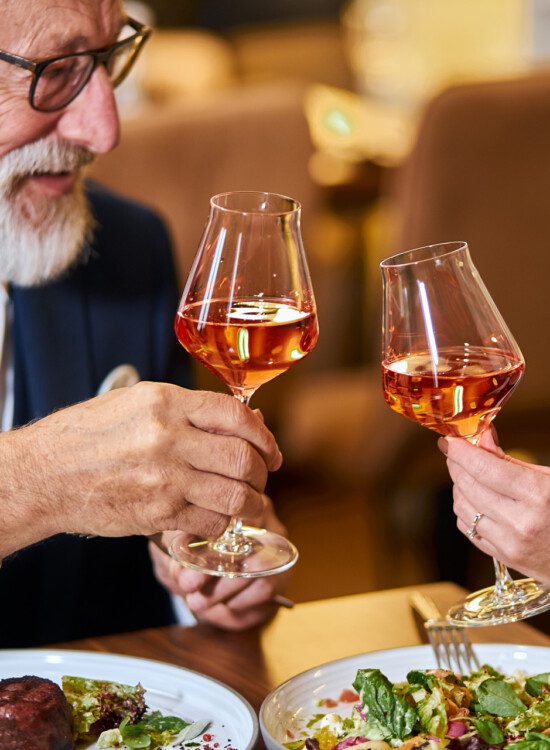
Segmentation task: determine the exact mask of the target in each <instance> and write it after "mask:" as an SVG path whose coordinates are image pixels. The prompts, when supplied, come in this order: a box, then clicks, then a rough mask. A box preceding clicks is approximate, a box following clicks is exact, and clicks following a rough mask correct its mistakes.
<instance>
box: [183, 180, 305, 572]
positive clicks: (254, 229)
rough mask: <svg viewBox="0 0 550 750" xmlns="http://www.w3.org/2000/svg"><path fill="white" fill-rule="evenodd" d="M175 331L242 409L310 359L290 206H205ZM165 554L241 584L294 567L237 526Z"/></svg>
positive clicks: (270, 198) (292, 555)
mask: <svg viewBox="0 0 550 750" xmlns="http://www.w3.org/2000/svg"><path fill="white" fill-rule="evenodd" d="M175 331H176V335H177V337H178V340H179V341H180V343H181V344H182V346H184V347H185V349H187V351H188V352H189V353H190V354H191V355H192V356H193V357H195V358H196V359H197V360H199V361H200V362H201V363H202V364H203V365H205V366H206V367H207V368H208V369H209V370H211V371H212V372H213V373H214V374H215V375H217V377H219V378H220V379H221V380H223V382H224V383H225V384H226V385H227V386H228V387H229V389H230V390H231V393H232V394H233V395H234V396H235V397H236V398H238V399H239V400H240V401H241V402H242V403H244V404H248V402H249V400H250V398H251V396H252V394H253V393H254V392H255V391H256V390H257V389H258V388H259V386H260V385H263V384H264V383H267V382H268V381H269V380H272V379H273V378H274V377H276V376H277V375H280V374H281V373H283V372H285V371H286V370H288V369H289V368H290V367H291V366H293V365H295V364H296V363H297V362H300V360H302V359H303V358H304V357H305V356H306V355H307V354H309V353H310V352H311V351H312V350H313V348H314V347H315V344H316V343H317V338H318V335H319V329H318V324H317V313H316V308H315V300H314V296H313V289H312V286H311V281H310V277H309V271H308V267H307V263H306V258H305V253H304V248H303V244H302V238H301V231H300V205H299V204H298V203H297V202H296V201H294V200H293V199H292V198H288V197H286V196H283V195H277V194H274V193H263V192H231V193H223V194H220V195H216V196H214V197H213V198H212V199H211V201H210V216H209V220H208V223H207V225H206V229H205V231H204V234H203V237H202V240H201V243H200V246H199V249H198V252H197V255H196V257H195V261H194V264H193V267H192V269H191V272H190V274H189V277H188V279H187V283H186V286H185V289H184V292H183V295H182V298H181V302H180V306H179V309H178V312H177V314H176V320H175ZM170 553H171V555H172V556H173V557H174V558H175V559H176V560H177V561H178V562H179V563H180V564H182V565H184V566H186V567H189V568H193V569H194V570H199V571H201V572H204V573H209V574H211V575H215V576H227V577H246V578H255V577H259V576H265V575H271V574H274V573H279V572H281V571H283V570H286V569H287V568H289V567H291V566H292V565H293V564H294V563H295V562H296V560H297V558H298V552H297V550H296V548H295V547H294V545H292V544H291V543H290V542H289V541H288V540H286V539H285V538H284V537H282V536H280V535H279V534H275V533H273V532H271V531H268V530H266V529H256V528H253V527H250V526H245V525H243V523H242V521H241V520H240V519H238V518H234V519H232V521H231V523H230V525H229V527H228V529H227V530H226V532H225V533H224V534H223V536H222V537H220V538H219V539H218V540H216V541H214V542H209V541H207V540H203V539H199V538H196V537H190V535H188V534H183V533H182V534H180V535H178V536H177V537H176V538H175V539H174V540H173V542H172V544H171V547H170Z"/></svg>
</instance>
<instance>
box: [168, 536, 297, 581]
mask: <svg viewBox="0 0 550 750" xmlns="http://www.w3.org/2000/svg"><path fill="white" fill-rule="evenodd" d="M242 534H243V536H244V537H245V539H246V551H244V552H240V553H237V554H235V553H234V552H231V551H229V550H227V549H225V548H224V545H223V544H221V543H220V540H218V541H216V542H209V541H206V540H204V539H201V537H197V536H193V535H191V534H185V533H181V534H178V535H177V536H176V537H175V538H174V539H173V541H172V544H171V545H170V548H169V550H168V551H169V553H170V555H171V557H173V558H174V560H176V561H177V562H178V563H179V564H180V565H183V566H184V567H185V568H191V569H192V570H198V571H199V572H201V573H207V574H208V575H211V576H219V577H225V578H261V577H262V576H271V575H275V574H276V573H282V572H283V570H288V568H291V567H292V566H293V565H294V563H295V562H296V560H297V559H298V550H297V549H296V547H295V546H294V545H293V544H292V543H291V542H289V541H288V539H285V538H284V537H283V536H280V535H279V534H274V533H273V532H272V531H267V530H266V529H256V528H254V527H253V526H243V527H242Z"/></svg>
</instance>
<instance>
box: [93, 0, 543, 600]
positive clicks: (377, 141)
mask: <svg viewBox="0 0 550 750" xmlns="http://www.w3.org/2000/svg"><path fill="white" fill-rule="evenodd" d="M127 7H128V12H129V14H130V15H132V16H134V17H136V18H138V19H139V20H142V21H145V22H147V23H150V24H151V25H153V26H155V27H156V32H155V34H154V35H153V37H152V38H151V40H150V42H149V44H148V46H147V47H146V49H145V51H144V53H143V55H142V57H141V59H140V61H139V63H138V66H137V68H136V71H135V74H134V75H133V77H132V78H130V79H129V80H128V81H126V82H125V83H124V84H123V86H122V87H121V89H120V90H119V92H118V95H119V102H120V107H121V111H122V116H123V138H122V142H121V145H120V146H119V147H118V148H117V149H116V150H115V151H114V152H113V153H111V154H109V155H107V156H104V157H101V159H100V160H99V161H98V163H97V164H96V165H95V166H94V168H93V170H94V173H93V176H94V177H95V179H97V180H98V181H100V182H102V183H103V184H106V185H107V186H108V187H111V188H113V189H115V190H117V191H119V192H121V193H124V194H126V195H128V196H130V197H133V198H136V199H138V200H140V201H142V202H145V203H147V204H149V205H151V206H153V207H154V208H156V209H157V210H158V211H159V212H160V213H161V214H162V215H163V217H164V218H165V219H166V221H167V223H168V225H169V227H170V230H171V233H172V236H173V240H174V250H175V262H176V266H177V269H178V273H179V277H180V281H181V284H182V286H183V283H184V280H185V278H186V275H187V273H188V271H189V268H190V265H191V262H192V259H193V256H194V253H195V251H196V248H197V245H198V242H199V239H200V236H201V232H202V229H203V226H204V223H205V221H206V219H207V214H208V208H209V205H208V200H209V197H210V196H211V195H213V194H215V193H218V192H223V191H228V190H239V189H241V190H269V191H276V192H281V193H284V194H287V195H291V196H292V197H294V198H296V199H298V200H299V201H300V202H301V203H302V206H303V233H304V240H305V245H306V250H307V253H308V260H309V263H310V270H311V273H312V278H313V283H314V288H315V292H316V297H317V304H318V310H319V320H320V329H321V337H320V340H319V344H318V347H317V349H316V351H315V352H314V353H313V354H312V355H311V356H310V357H309V358H308V359H307V360H306V361H304V362H303V363H302V364H300V367H298V368H295V369H294V370H292V371H291V372H289V373H287V374H285V375H284V376H282V377H280V378H278V379H276V380H274V381H272V382H271V383H269V384H267V385H265V386H264V387H263V389H260V391H259V392H258V393H257V394H256V396H255V397H254V402H253V405H255V406H257V407H260V408H261V409H262V410H263V412H264V415H265V419H266V422H267V423H268V425H269V426H270V427H271V428H272V429H273V430H274V432H275V434H276V435H277V438H278V439H279V442H280V444H281V447H282V449H283V452H284V455H285V465H284V467H283V468H282V469H281V471H280V472H279V473H278V475H277V476H274V477H273V478H272V479H271V480H270V484H269V486H268V491H269V492H270V494H271V496H272V497H273V499H274V502H275V504H276V506H277V508H278V512H279V514H280V515H281V517H282V519H283V520H284V522H285V523H286V524H287V526H288V529H289V535H290V538H291V539H292V540H293V541H294V542H295V543H296V545H297V546H298V547H299V549H300V552H301V559H300V561H299V563H298V565H297V566H296V570H295V576H294V581H293V584H292V588H291V591H290V592H289V594H290V596H292V597H293V598H294V599H296V600H298V601H304V600H308V599H317V598H322V597H327V596H338V595H341V594H348V593H356V592H362V591H368V590H373V589H378V588H384V587H389V586H399V585H407V584H414V583H419V582H422V581H431V580H437V579H447V580H454V581H457V582H459V583H462V584H464V585H466V586H468V587H471V588H474V587H479V586H480V585H485V584H489V583H490V582H491V578H492V564H491V562H490V561H489V560H488V559H486V558H484V556H482V555H480V554H477V553H475V550H474V549H473V547H471V545H469V544H467V543H466V541H465V540H464V538H463V537H462V536H461V535H460V534H459V533H458V532H457V531H456V529H455V525H454V516H453V514H452V510H451V504H452V500H451V495H450V490H449V486H448V480H447V476H446V471H445V465H444V460H443V457H442V456H441V454H440V453H439V451H438V450H437V447H436V439H437V436H436V435H435V434H432V433H430V432H428V431H426V430H421V429H420V428H419V427H417V426H415V425H413V424H412V423H408V422H407V421H406V420H404V419H403V418H400V417H399V416H397V415H395V414H393V413H392V412H390V410H389V409H388V408H387V407H386V405H385V402H384V399H383V396H382V390H381V385H380V368H379V359H380V341H379V339H380V298H381V281H380V277H379V276H380V275H379V271H378V263H379V261H380V260H381V259H382V258H383V257H385V256H387V255H390V254H393V253H396V252H399V251H400V250H404V249H407V248H409V247H415V246H418V245H422V244H428V243H430V244H431V243H435V242H441V241H447V240H467V241H468V242H469V244H470V249H471V253H472V257H473V259H474V262H475V264H476V265H477V267H478V268H479V270H480V272H481V275H482V277H483V278H484V280H485V282H486V284H487V286H488V288H489V290H490V291H491V293H492V295H493V297H494V299H495V301H496V303H497V305H498V306H499V308H500V310H501V312H502V314H503V316H504V318H505V320H506V321H507V323H508V324H509V326H510V328H511V330H512V331H513V333H514V334H515V336H516V338H517V340H518V342H519V344H520V346H521V348H522V350H523V352H524V355H525V358H526V361H527V368H526V375H525V378H524V380H523V382H522V384H521V385H520V386H519V388H518V389H517V390H516V392H515V393H514V395H513V397H512V398H511V400H510V401H509V402H508V404H507V405H506V408H505V409H504V410H503V412H502V414H501V415H499V417H498V419H497V422H496V424H497V427H498V429H499V434H500V438H501V444H502V445H503V447H504V448H505V449H506V450H508V451H514V452H515V453H516V454H517V455H520V456H523V457H528V458H529V459H530V460H533V461H539V462H542V463H550V455H549V453H550V448H549V445H548V437H547V431H546V425H547V424H548V421H547V420H548V411H549V409H550V403H549V399H548V396H547V391H546V381H547V377H548V375H547V374H548V371H549V369H550V349H549V347H548V344H547V341H548V335H547V332H546V326H545V322H546V321H547V319H548V312H547V301H548V298H549V295H548V289H549V282H548V280H549V278H550V227H549V223H550V222H549V217H550V210H549V209H550V0H445V1H444V2H441V0H299V2H296V0H271V1H270V2H269V3H258V2H253V0H232V2H228V1H227V0H177V1H176V2H174V0H149V2H148V3H147V4H144V3H141V2H128V3H127ZM182 356H183V353H182ZM196 375H197V383H198V386H199V387H202V388H209V389H217V390H223V386H222V384H221V383H220V382H218V381H217V380H216V379H215V378H214V377H213V376H211V375H210V374H209V373H208V372H206V371H205V370H204V368H202V367H200V366H197V367H196Z"/></svg>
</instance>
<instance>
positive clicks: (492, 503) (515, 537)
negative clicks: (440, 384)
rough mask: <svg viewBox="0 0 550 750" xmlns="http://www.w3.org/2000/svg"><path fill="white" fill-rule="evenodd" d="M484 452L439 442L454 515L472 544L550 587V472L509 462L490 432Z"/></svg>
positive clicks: (453, 441) (467, 445) (483, 443)
mask: <svg viewBox="0 0 550 750" xmlns="http://www.w3.org/2000/svg"><path fill="white" fill-rule="evenodd" d="M480 446H481V447H478V448H476V447H474V446H473V445H470V443H468V442H467V441H466V440H463V439H461V438H445V439H442V438H440V439H439V447H440V449H441V450H442V451H443V452H444V453H445V454H446V456H447V466H448V469H449V473H450V475H451V478H452V480H453V482H454V487H453V497H454V512H455V514H456V516H457V526H458V528H459V530H460V531H461V532H462V533H463V534H465V533H466V532H467V530H468V529H469V528H470V527H471V526H472V523H473V519H474V517H475V516H476V514H478V513H481V514H482V516H481V518H480V519H479V522H478V523H477V524H476V534H475V535H474V536H473V537H472V538H471V541H472V542H473V544H475V545H476V547H478V548H479V549H480V550H482V552H485V553H486V554H488V555H492V556H493V557H495V558H496V559H497V560H500V561H501V562H503V563H505V564H506V565H508V566H510V567H511V568H513V569H514V570H519V571H521V572H522V573H525V574H526V575H528V576H532V577H534V578H536V579H538V580H541V581H546V582H550V468H549V467H547V466H537V465H535V464H529V463H526V462H524V461H519V460H518V459H515V458H512V457H511V456H507V455H506V454H505V453H504V452H503V451H502V449H501V448H499V446H498V445H497V444H496V443H495V440H494V435H493V434H492V432H491V431H489V430H487V431H486V432H485V433H484V434H483V437H482V439H481V443H480Z"/></svg>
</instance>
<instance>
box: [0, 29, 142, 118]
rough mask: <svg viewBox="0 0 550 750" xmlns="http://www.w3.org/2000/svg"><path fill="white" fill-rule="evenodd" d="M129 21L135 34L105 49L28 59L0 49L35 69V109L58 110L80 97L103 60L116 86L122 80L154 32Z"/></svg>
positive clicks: (1, 57) (2, 54)
mask: <svg viewBox="0 0 550 750" xmlns="http://www.w3.org/2000/svg"><path fill="white" fill-rule="evenodd" d="M126 25H128V26H130V27H131V28H132V29H134V31H135V34H132V35H131V36H129V37H127V38H126V39H121V40H120V41H118V42H115V43H114V44H111V45H110V46H109V47H104V48H103V49H98V50H89V51H88V52H74V53H72V54H69V55H58V56H57V57H48V58H47V59H46V60H28V59H27V58H26V57H20V56H19V55H12V54H11V53H10V52H3V51H2V50H0V60H3V61H4V62H7V63H10V65H17V66H18V67H19V68H24V69H25V70H29V71H30V72H31V73H32V80H31V85H30V89H29V103H30V105H31V107H32V108H33V109H35V110H37V111H38V112H56V111H58V110H60V109H63V107H66V106H67V105H68V104H70V103H71V102H72V101H73V99H76V97H77V96H78V95H79V94H80V92H81V91H82V89H83V88H84V87H85V86H86V84H87V83H88V81H89V80H90V78H91V77H92V74H93V72H94V70H95V69H96V68H97V66H98V65H100V64H102V65H104V66H105V69H106V70H107V73H108V74H109V78H110V79H111V83H112V85H113V88H114V87H116V86H118V85H119V83H122V81H123V80H124V79H125V78H126V76H127V75H128V73H129V72H130V70H131V68H132V66H133V65H134V63H135V61H136V60H137V58H138V55H139V53H140V52H141V49H142V48H143V45H144V44H145V42H146V41H147V39H148V38H149V36H150V35H151V29H150V28H149V27H148V26H145V25H143V24H141V23H139V21H134V20H133V19H132V18H128V19H127V20H126Z"/></svg>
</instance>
